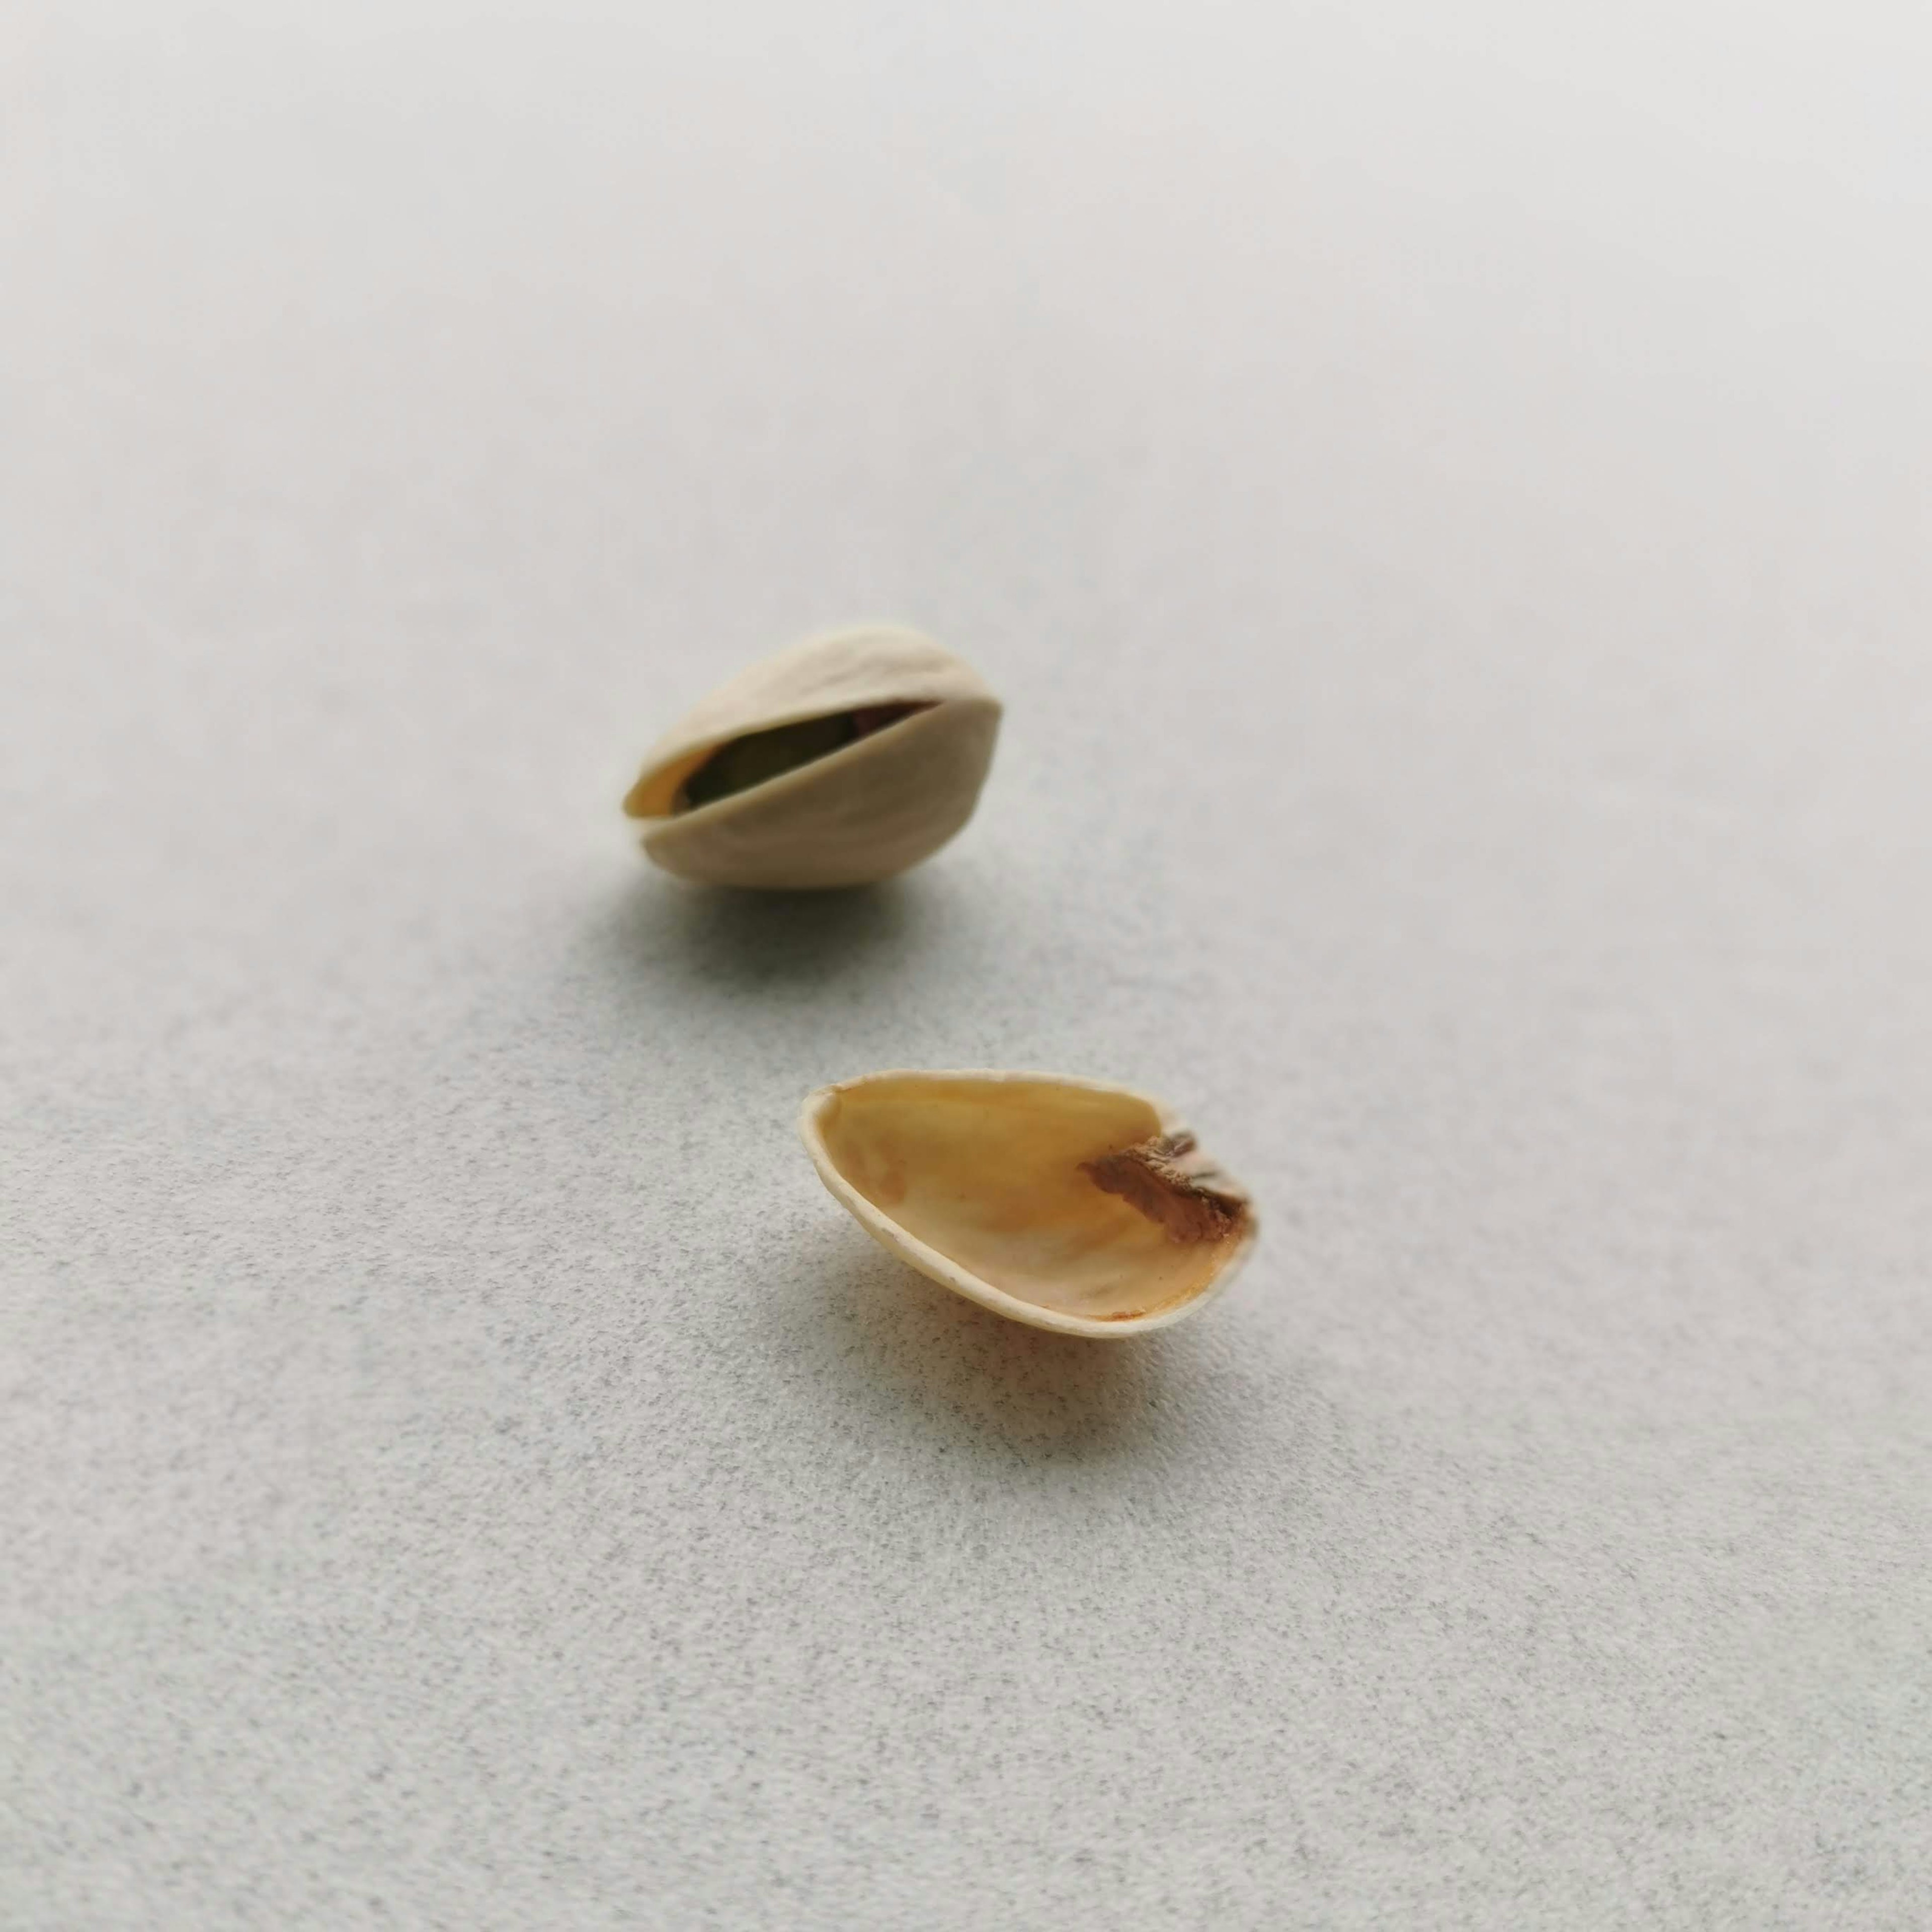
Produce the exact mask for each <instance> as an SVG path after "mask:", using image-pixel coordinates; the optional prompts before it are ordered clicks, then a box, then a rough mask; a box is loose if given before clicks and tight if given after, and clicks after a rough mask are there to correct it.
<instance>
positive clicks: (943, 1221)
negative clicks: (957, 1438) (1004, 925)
mask: <svg viewBox="0 0 1932 1932" xmlns="http://www.w3.org/2000/svg"><path fill="white" fill-rule="evenodd" d="M799 1135H800V1136H801V1138H802V1139H803V1140H804V1142H805V1148H806V1151H807V1152H808V1153H809V1154H811V1159H812V1163H813V1165H814V1166H815V1167H816V1168H817V1170H818V1175H819V1178H820V1180H821V1181H823V1182H824V1183H825V1185H826V1187H827V1188H828V1189H829V1190H830V1192H831V1193H832V1197H833V1199H835V1200H836V1201H837V1202H838V1203H839V1204H840V1205H841V1206H842V1207H843V1208H845V1209H846V1210H847V1212H849V1213H850V1214H851V1215H852V1216H853V1218H854V1219H855V1220H856V1221H857V1222H858V1223H859V1226H861V1227H862V1228H863V1229H865V1232H867V1233H868V1235H871V1237H872V1238H873V1240H874V1241H877V1243H878V1244H879V1245H880V1247H883V1248H885V1249H886V1250H889V1252H890V1253H893V1254H895V1255H896V1256H898V1258H899V1259H901V1261H904V1262H909V1263H910V1265H912V1266H913V1267H914V1268H916V1269H918V1270H919V1272H920V1274H924V1275H928V1276H929V1277H931V1278H932V1280H935V1281H936V1282H939V1283H942V1284H943V1285H944V1286H946V1287H947V1288H950V1289H953V1291H954V1292H956V1293H957V1294H959V1295H965V1296H966V1297H967V1298H968V1299H969V1300H971V1301H977V1302H979V1303H980V1304H982V1305H983V1307H987V1308H990V1309H992V1310H995V1312H996V1313H999V1314H1001V1315H1004V1316H1010V1318H1011V1319H1013V1320H1014V1321H1016V1322H1029V1323H1031V1325H1033V1326H1034V1328H1051V1329H1054V1330H1056V1331H1058V1332H1059V1333H1061V1334H1065V1335H1091V1336H1096V1337H1106V1338H1108V1339H1118V1338H1119V1337H1123V1336H1127V1335H1136V1334H1145V1332H1146V1331H1148V1330H1149V1329H1151V1328H1166V1327H1168V1326H1169V1325H1170V1324H1172V1323H1173V1322H1178V1321H1180V1320H1181V1319H1182V1317H1183V1316H1187V1315H1191V1314H1193V1313H1194V1312H1195V1311H1196V1310H1197V1309H1199V1308H1201V1307H1203V1306H1205V1304H1206V1303H1207V1302H1208V1301H1209V1300H1210V1299H1211V1298H1212V1297H1213V1296H1214V1295H1216V1294H1217V1293H1219V1292H1220V1290H1221V1289H1223V1288H1225V1287H1226V1286H1227V1285H1228V1283H1229V1282H1230V1281H1232V1280H1233V1279H1234V1277H1235V1273H1236V1271H1237V1270H1238V1268H1240V1267H1241V1263H1242V1262H1244V1261H1245V1260H1246V1259H1247V1256H1248V1253H1249V1251H1250V1249H1251V1248H1252V1247H1253V1245H1254V1239H1255V1230H1256V1222H1255V1215H1254V1211H1253V1208H1252V1206H1251V1205H1250V1202H1249V1200H1248V1197H1247V1193H1246V1191H1245V1190H1244V1189H1242V1188H1241V1187H1240V1186H1239V1185H1238V1184H1237V1183H1235V1181H1232V1180H1230V1179H1229V1177H1228V1176H1227V1175H1225V1174H1223V1173H1221V1172H1220V1171H1219V1170H1218V1169H1216V1168H1215V1167H1214V1166H1213V1164H1212V1163H1211V1162H1209V1161H1208V1160H1207V1159H1206V1158H1205V1157H1204V1156H1203V1155H1202V1154H1201V1153H1200V1152H1199V1150H1198V1148H1196V1145H1195V1141H1194V1136H1193V1135H1192V1134H1191V1133H1189V1132H1188V1130H1187V1129H1186V1128H1185V1127H1183V1126H1182V1125H1181V1124H1180V1122H1179V1121H1177V1120H1176V1119H1175V1118H1174V1116H1173V1115H1172V1114H1170V1113H1169V1112H1168V1111H1167V1110H1166V1109H1165V1108H1163V1106H1160V1103H1158V1102H1157V1101H1154V1100H1149V1099H1148V1098H1147V1097H1145V1095H1144V1094H1136V1093H1133V1092H1132V1091H1130V1090H1128V1089H1127V1088H1122V1087H1112V1086H1108V1085H1103V1083H1102V1082H1099V1081H1094V1080H1079V1079H1070V1078H1067V1077H1066V1076H1056V1075H1052V1074H1043V1073H872V1074H868V1075H866V1076H864V1077H863V1078H862V1079H857V1080H845V1081H841V1082H838V1084H837V1085H834V1086H830V1087H821V1088H818V1089H817V1091H816V1092H814V1093H813V1094H809V1095H808V1096H807V1097H806V1099H805V1106H804V1110H803V1112H802V1114H801V1115H800V1116H799Z"/></svg>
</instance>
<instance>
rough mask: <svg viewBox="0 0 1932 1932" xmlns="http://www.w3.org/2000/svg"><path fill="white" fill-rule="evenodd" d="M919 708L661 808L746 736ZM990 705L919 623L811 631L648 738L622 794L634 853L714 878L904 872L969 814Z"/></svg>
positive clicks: (818, 879) (812, 879)
mask: <svg viewBox="0 0 1932 1932" xmlns="http://www.w3.org/2000/svg"><path fill="white" fill-rule="evenodd" d="M905 703H920V704H927V705H930V706H932V709H930V710H926V711H922V712H917V713H916V714H915V715H913V716H912V717H910V718H906V719H904V720H903V721H901V722H900V723H898V724H894V725H892V726H891V727H889V728H888V729H886V730H883V731H880V732H878V733H876V734H874V736H871V737H869V738H864V739H860V740H859V742H857V743H856V744H851V745H844V746H843V747H841V748H840V749H839V750H838V751H833V752H832V753H830V754H829V755H828V756H826V757H822V758H819V759H816V760H814V761H812V762H811V763H809V764H805V765H801V766H798V767H797V768H796V769H794V770H792V771H789V772H782V773H781V774H780V775H778V777H776V778H770V779H768V780H767V781H766V782H765V783H764V784H760V785H754V786H753V787H751V789H750V790H746V791H742V792H739V793H735V794H733V796H730V797H728V798H722V799H717V800H715V801H714V802H712V803H711V804H709V805H701V806H700V807H698V808H697V809H696V810H694V811H685V812H680V813H679V814H676V816H675V817H673V816H672V813H671V806H672V801H673V799H675V797H676V795H677V791H678V788H679V786H680V785H682V784H683V783H684V781H685V779H686V778H688V777H689V776H690V775H691V772H694V770H696V769H697V767H698V766H700V765H701V764H702V763H703V762H704V760H706V758H708V757H709V756H710V755H711V754H712V752H713V751H715V750H717V748H718V746H719V745H723V744H725V743H727V742H729V741H730V739H733V738H738V737H742V736H745V734H746V733H749V732H753V731H762V730H769V729H771V728H772V727H775V726H777V725H781V724H793V723H796V722H797V721H799V720H801V719H803V718H820V717H824V716H826V715H829V714H831V713H832V712H841V711H856V710H861V709H865V708H867V707H868V706H874V705H881V704H905ZM999 725H1000V703H999V700H998V698H996V697H995V696H994V695H993V694H992V691H991V690H989V688H987V686H986V683H985V682H984V681H983V679H981V678H980V676H979V674H978V673H977V672H976V671H974V670H973V669H972V668H971V666H969V665H968V664H964V663H962V661H960V660H959V658H956V657H955V656H954V655H953V653H952V652H950V651H948V650H946V649H944V648H942V647H941V646H940V645H938V644H936V643H934V642H933V640H932V639H931V638H930V637H925V636H922V634H920V633H919V632H918V631H910V630H905V629H902V628H899V627H898V626H895V625H871V626H868V627H866V628H862V629H858V630H850V631H833V632H830V633H828V634H824V635H822V636H819V637H809V638H807V639H806V640H805V642H804V643H800V644H796V645H794V646H793V647H792V648H791V649H789V650H786V651H781V652H779V653H778V655H776V656H775V657H772V658H767V659H766V661H764V662H763V663H762V664H754V665H753V666H752V667H751V668H750V669H749V670H746V671H744V672H742V673H740V675H739V676H736V677H735V678H733V679H731V681H730V682H729V683H728V684H725V685H721V686H720V687H719V688H718V689H717V690H716V691H713V692H712V694H711V695H710V696H709V697H707V698H706V699H705V700H703V703H700V704H699V705H698V706H696V708H695V709H693V710H692V711H691V712H689V713H688V715H686V716H685V718H683V719H682V721H680V722H679V724H676V725H675V726H673V727H672V729H671V730H669V731H668V732H667V733H665V734H664V736H663V737H662V738H661V739H659V740H658V742H657V744H656V745H654V746H653V747H652V750H651V752H650V754H649V757H647V758H646V760H645V761H644V768H643V772H641V774H640V775H639V777H638V779H637V783H636V784H634V785H633V786H632V787H631V790H630V793H629V795H628V796H627V797H626V798H625V800H624V809H625V811H626V812H628V814H630V815H631V817H633V818H640V819H643V820H646V829H645V832H644V839H643V846H644V850H645V852H646V853H647V854H648V855H649V857H650V858H651V859H653V860H654V861H655V862H656V863H657V864H658V865H661V866H663V867H664V868H665V870H666V871H671V872H675V873H676V874H679V876H680V877H683V878H687V879H697V880H704V881H706V883H711V884H714V885H726V886H768V887H777V888H802V887H819V886H855V885H866V884H869V883H871V882H872V881H873V880H877V879H885V878H890V877H892V875H893V874H895V873H898V872H902V871H905V870H906V869H907V867H909V866H911V865H917V864H918V863H919V861H920V860H921V859H925V858H928V857H929V856H931V855H932V853H935V852H936V851H938V849H939V848H940V847H941V846H942V845H944V844H945V843H946V841H947V840H948V839H949V838H952V837H953V835H954V834H955V833H956V832H958V831H959V829H961V827H962V826H964V825H965V823H966V821H967V820H968V819H969V818H971V817H972V815H973V808H974V806H975V805H977V803H978V802H979V798H980V787H981V786H982V785H983V784H984V783H985V782H986V772H987V769H988V767H989V766H990V765H991V763H992V757H993V743H994V740H995V737H996V736H998V731H999Z"/></svg>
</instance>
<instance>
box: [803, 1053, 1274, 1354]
mask: <svg viewBox="0 0 1932 1932" xmlns="http://www.w3.org/2000/svg"><path fill="white" fill-rule="evenodd" d="M881 1080H962V1081H969V1082H980V1083H981V1084H983V1085H989V1086H998V1085H1012V1086H1036V1087H1076V1088H1082V1089H1083V1090H1085V1091H1086V1092H1088V1093H1091V1094H1118V1095H1121V1096H1122V1097H1125V1098H1127V1099H1129V1100H1139V1101H1140V1102H1142V1103H1144V1104H1145V1106H1149V1107H1151V1108H1152V1109H1154V1114H1155V1115H1156V1117H1157V1119H1158V1120H1159V1121H1160V1124H1161V1127H1162V1130H1163V1132H1166V1131H1169V1130H1172V1128H1173V1127H1175V1126H1176V1125H1177V1124H1178V1122H1177V1121H1176V1118H1175V1115H1174V1114H1173V1112H1172V1110H1171V1109H1169V1108H1167V1107H1166V1106H1163V1104H1162V1103H1161V1102H1160V1101H1159V1100H1156V1099H1154V1097H1153V1096H1152V1095H1151V1094H1143V1093H1142V1092H1141V1091H1140V1090H1139V1088H1134V1087H1124V1086H1122V1085H1121V1084H1120V1083H1119V1082H1117V1081H1112V1080H1097V1079H1090V1078H1088V1076H1085V1075H1083V1074H1078V1073H1026V1072H1007V1071H1005V1070H996V1069H989V1068H983V1067H886V1068H881V1069H880V1070H879V1071H877V1073H862V1074H859V1075H858V1076H856V1077H855V1078H854V1079H850V1080H834V1081H829V1082H827V1083H826V1085H823V1086H822V1087H814V1088H813V1089H812V1090H811V1092H810V1093H809V1094H807V1095H806V1096H805V1100H804V1101H803V1103H802V1104H801V1106H800V1107H799V1115H798V1130H799V1139H801V1140H802V1142H804V1143H805V1152H806V1153H807V1154H808V1155H810V1157H811V1164H812V1166H814V1168H815V1169H817V1172H818V1178H819V1179H820V1181H822V1182H823V1184H824V1185H825V1188H826V1192H827V1193H829V1194H830V1195H831V1196H832V1199H834V1200H835V1201H836V1202H838V1205H840V1206H841V1208H844V1210H845V1211H846V1212H847V1214H850V1216H851V1217H852V1218H853V1220H855V1221H856V1222H857V1223H858V1224H859V1226H860V1227H861V1228H862V1229H864V1230H865V1232H866V1234H867V1235H868V1237H870V1238H871V1239H872V1240H873V1241H876V1242H877V1243H878V1244H879V1245H880V1247H884V1248H886V1252H887V1253H889V1254H892V1255H893V1256H894V1257H895V1259H898V1260H899V1261H901V1262H904V1263H905V1264H906V1265H907V1266H908V1267H910V1268H914V1269H916V1270H917V1271H918V1272H919V1273H920V1274H923V1275H925V1276H926V1277H927V1278H928V1279H929V1280H932V1281H935V1282H937V1283H938V1284H939V1285H940V1286H941V1287H942V1288H948V1289H951V1290H952V1291H953V1293H954V1294H956V1295H963V1296H964V1297H965V1298H966V1299H967V1300H968V1301H976V1302H977V1303H978V1304H980V1307H983V1308H986V1309H990V1310H992V1312H993V1313H995V1314H996V1315H1003V1316H1006V1317H1007V1319H1008V1320H1010V1321H1014V1322H1023V1323H1025V1325H1027V1326H1028V1327H1029V1328H1043V1329H1046V1330H1049V1331H1052V1332H1053V1333H1055V1334H1062V1335H1078V1336H1080V1337H1083V1338H1085V1339H1087V1340H1093V1341H1103V1342H1121V1341H1125V1340H1127V1339H1128V1338H1129V1337H1130V1336H1134V1335H1145V1334H1148V1333H1149V1332H1150V1331H1152V1330H1154V1329H1157V1328H1171V1327H1172V1325H1174V1324H1175V1322H1181V1321H1184V1320H1185V1319H1187V1317H1188V1316H1190V1315H1193V1314H1195V1313H1197V1312H1198V1311H1199V1310H1201V1309H1202V1308H1204V1307H1206V1306H1207V1304H1208V1303H1209V1302H1211V1301H1213V1300H1214V1298H1215V1297H1216V1296H1217V1295H1220V1294H1221V1293H1222V1292H1223V1291H1224V1290H1226V1289H1227V1288H1229V1286H1231V1285H1232V1283H1233V1282H1234V1280H1235V1277H1236V1276H1237V1275H1238V1274H1240V1273H1241V1270H1242V1269H1243V1268H1244V1267H1245V1266H1246V1265H1247V1262H1248V1260H1249V1259H1250V1256H1252V1255H1253V1253H1254V1249H1255V1243H1256V1240H1257V1238H1259V1233H1260V1227H1259V1220H1258V1217H1256V1214H1254V1212H1253V1203H1252V1200H1250V1210H1249V1214H1248V1220H1247V1228H1246V1229H1245V1231H1244V1233H1243V1235H1242V1236H1241V1241H1239V1242H1238V1244H1236V1246H1235V1247H1234V1248H1233V1249H1232V1251H1231V1252H1230V1253H1229V1256H1228V1258H1227V1259H1226V1261H1224V1262H1223V1263H1222V1265H1221V1266H1220V1268H1218V1269H1217V1271H1215V1273H1214V1275H1213V1277H1211V1279H1210V1280H1208V1282H1207V1283H1205V1286H1202V1287H1201V1288H1199V1289H1196V1291H1195V1292H1194V1293H1193V1294H1192V1295H1188V1296H1187V1297H1185V1298H1184V1299H1182V1300H1181V1301H1175V1302H1170V1303H1169V1304H1167V1305H1166V1307H1161V1308H1157V1309H1155V1310H1154V1311H1153V1312H1152V1313H1149V1314H1146V1315H1139V1316H1134V1317H1133V1318H1132V1319H1129V1320H1127V1321H1114V1322H1103V1321H1097V1320H1096V1319H1094V1317H1092V1316H1086V1315H1070V1314H1067V1313H1063V1312H1062V1311H1061V1310H1058V1309H1052V1308H1049V1307H1046V1306H1045V1305H1044V1304H1042V1303H1040V1302H1037V1301H1022V1299H1021V1298H1019V1296H1018V1295H1009V1294H1008V1293H1007V1292H1006V1290H1005V1289H1000V1288H995V1286H993V1284H992V1283H991V1282H989V1281H987V1280H985V1279H984V1278H983V1277H980V1276H979V1275H977V1274H973V1273H972V1272H971V1271H970V1270H968V1269H966V1268H962V1267H960V1266H959V1264H958V1263H957V1262H954V1261H953V1260H951V1259H950V1258H949V1257H947V1256H945V1255H943V1254H941V1253H940V1252H939V1250H938V1249H937V1248H935V1247H932V1246H930V1245H929V1244H928V1243H926V1242H925V1241H921V1240H920V1239H919V1237H918V1236H917V1235H915V1234H913V1232H911V1230H910V1229H908V1228H907V1227H905V1226H904V1225H903V1224H902V1223H899V1222H898V1221H895V1220H893V1219H892V1217H891V1216H890V1215H889V1214H886V1212H885V1211H883V1209H882V1208H879V1207H877V1205H875V1204H874V1203H873V1202H871V1201H868V1200H867V1199H866V1198H865V1196H864V1195H862V1194H861V1193H859V1190H857V1189H856V1187H853V1185H852V1184H851V1183H850V1181H847V1179H846V1178H845V1177H844V1175H842V1174H841V1173H840V1172H839V1171H838V1168H837V1167H836V1166H835V1165H834V1163H833V1162H832V1156H831V1152H830V1150H829V1148H826V1145H825V1140H824V1136H823V1134H822V1133H820V1130H819V1124H818V1123H819V1116H820V1115H821V1114H822V1113H823V1111H824V1109H825V1106H826V1103H827V1102H828V1101H829V1100H832V1099H834V1098H835V1097H838V1095H840V1094H847V1093H850V1091H852V1090H853V1088H859V1087H868V1086H870V1085H872V1084H873V1083H874V1082H876V1081H881ZM1236 1185H1237V1186H1239V1185H1240V1184H1239V1183H1237V1184H1236ZM1242 1192H1243V1193H1244V1196H1245V1195H1246V1193H1247V1190H1246V1189H1245V1188H1244V1189H1243V1190H1242ZM874 1220H878V1221H883V1222H884V1223H886V1224H887V1225H888V1226H890V1227H891V1229H892V1231H893V1233H894V1235H895V1238H896V1239H897V1240H898V1241H902V1242H903V1243H904V1244H905V1248H906V1250H907V1253H898V1250H896V1249H895V1248H893V1247H890V1246H889V1245H888V1244H886V1242H884V1241H881V1240H880V1237H879V1235H878V1232H877V1229H875V1227H874V1225H873V1223H874ZM915 1254H916V1256H918V1257H919V1259H914V1258H913V1256H914V1255H915Z"/></svg>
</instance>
